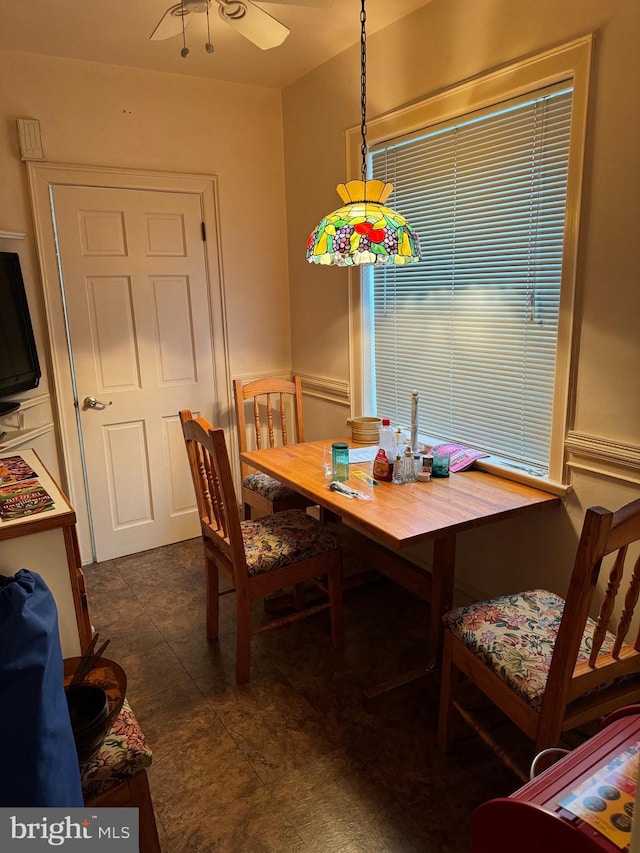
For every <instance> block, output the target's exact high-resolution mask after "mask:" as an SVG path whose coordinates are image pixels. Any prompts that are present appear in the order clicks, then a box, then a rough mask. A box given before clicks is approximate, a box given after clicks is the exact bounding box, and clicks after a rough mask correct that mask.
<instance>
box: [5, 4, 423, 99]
mask: <svg viewBox="0 0 640 853" xmlns="http://www.w3.org/2000/svg"><path fill="white" fill-rule="evenodd" d="M174 2H175V0H174ZM255 2H256V4H257V5H259V6H261V7H262V8H263V9H264V10H265V11H267V12H269V14H271V15H272V16H274V17H275V18H277V19H278V20H279V21H281V22H282V23H284V24H286V25H287V26H288V27H289V28H290V30H291V35H290V36H289V37H288V39H287V40H286V41H285V42H284V44H282V45H281V46H280V47H276V48H273V49H271V50H267V51H263V50H260V49H259V48H257V47H255V45H253V44H251V43H250V42H249V41H247V40H246V39H245V38H243V37H242V36H240V35H239V34H238V33H237V32H235V31H234V30H233V29H232V27H231V26H229V25H228V24H227V23H225V22H224V21H222V20H221V19H220V17H219V16H218V13H217V9H215V8H213V6H215V5H216V4H215V2H214V3H213V6H212V10H211V12H210V16H209V17H210V25H211V37H212V38H211V41H212V42H213V45H214V49H215V50H214V53H213V54H208V53H206V51H205V48H204V45H205V42H206V40H207V38H206V32H207V29H206V16H205V15H204V14H192V16H191V17H192V21H191V24H190V26H189V27H188V28H187V30H186V40H187V46H188V47H189V49H190V55H189V56H188V57H187V58H186V59H183V58H182V57H181V56H180V49H181V47H182V38H181V36H178V37H177V38H172V39H168V40H166V41H151V40H150V39H149V36H150V35H151V33H152V31H153V30H154V28H155V27H156V25H157V24H158V22H159V21H160V19H161V18H162V16H163V14H164V12H165V11H166V9H167V7H168V6H170V5H173V4H172V2H171V0H0V49H4V50H16V51H21V52H26V53H38V54H45V55H50V56H59V57H67V58H72V59H81V60H89V61H92V62H100V63H107V64H110V65H124V66H133V67H136V68H146V69H149V70H153V71H165V72H168V73H171V74H186V75H189V76H195V77H206V78H210V79H215V80H226V81H229V82H234V83H248V84H256V85H263V86H273V87H277V88H282V87H284V86H286V85H288V84H289V83H292V82H293V81H294V80H297V79H298V78H300V77H302V76H304V75H305V74H306V73H307V72H309V71H310V70H311V69H313V68H315V67H317V66H318V65H321V64H322V63H324V62H325V61H326V60H328V59H329V58H331V57H332V56H335V55H336V54H337V53H340V52H341V51H342V50H344V49H345V48H347V47H349V46H350V45H352V44H354V43H356V42H358V41H359V39H360V2H359V0H280V2H275V0H274V2H269V3H267V2H264V0H255ZM428 2H429V0H367V6H366V10H367V33H368V34H371V33H374V32H375V31H376V30H379V29H381V28H382V27H385V26H387V25H388V24H390V23H392V22H393V21H395V20H397V19H398V18H402V17H404V16H405V15H408V14H409V13H410V12H412V11H413V10H414V9H417V8H419V7H420V6H424V5H426V4H427V3H428ZM297 3H301V4H304V5H297Z"/></svg>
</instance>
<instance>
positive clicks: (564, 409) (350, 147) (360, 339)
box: [346, 34, 593, 492]
mask: <svg viewBox="0 0 640 853" xmlns="http://www.w3.org/2000/svg"><path fill="white" fill-rule="evenodd" d="M592 47H593V35H592V34H589V35H587V36H584V37H582V38H580V39H577V40H575V41H573V42H569V43H568V44H564V45H561V46H559V47H556V48H554V49H552V50H548V51H545V52H544V53H540V54H537V55H535V56H531V57H526V58H524V59H521V60H518V61H516V62H514V63H512V64H510V65H507V66H504V67H501V68H498V69H495V70H492V71H489V72H487V73H486V74H483V75H481V76H478V77H475V78H472V79H471V80H468V81H465V82H463V83H461V84H459V85H457V86H454V87H451V88H449V89H445V90H443V91H441V92H437V93H435V94H433V95H430V96H427V97H426V98H424V99H423V100H420V101H418V102H416V103H413V104H410V105H408V106H404V107H400V108H398V109H396V110H393V111H391V112H389V113H386V114H385V115H383V116H380V117H378V118H375V119H372V120H368V121H367V140H368V143H369V145H370V146H372V145H374V144H376V145H377V144H380V143H384V142H386V141H390V140H392V139H394V138H397V137H399V136H405V135H406V134H410V133H417V132H419V131H422V130H425V129H428V128H430V127H433V126H435V125H438V124H441V123H442V122H444V121H455V120H456V119H458V118H459V117H461V116H464V115H466V114H468V113H470V112H473V111H476V110H479V109H485V108H487V107H491V106H493V105H495V104H497V103H500V102H502V101H506V100H510V99H513V98H516V97H521V96H524V95H527V94H529V93H531V92H535V91H536V90H538V89H542V88H544V87H546V86H551V85H553V84H556V83H561V82H563V81H568V80H570V81H571V83H572V86H573V106H572V116H571V142H570V151H569V164H568V174H567V200H566V220H565V230H564V253H563V264H562V277H561V292H560V305H559V320H558V343H557V353H556V368H555V378H554V395H553V416H552V425H551V440H550V456H549V474H548V476H547V477H545V478H540V477H535V476H532V475H530V474H526V473H523V472H522V471H517V470H515V469H510V468H507V467H506V466H503V465H501V464H500V462H499V461H497V460H494V461H492V460H491V459H489V460H487V461H485V462H483V463H482V467H484V468H486V469H487V470H497V471H499V473H501V474H502V475H504V476H507V477H510V478H512V479H517V480H520V481H523V482H531V483H533V484H535V485H538V486H542V487H543V488H547V489H550V490H553V491H557V492H562V491H565V490H566V478H567V476H568V469H567V466H566V452H565V436H566V432H567V429H568V427H569V421H570V418H571V417H572V415H573V397H574V384H575V383H574V381H573V380H574V362H575V358H574V355H575V354H574V324H575V318H574V309H575V298H576V276H577V265H578V243H579V225H580V208H581V201H582V173H583V165H584V153H585V141H586V127H587V109H588V100H589V82H590V69H591V57H592ZM360 143H361V138H360V128H359V126H358V127H355V128H351V129H349V130H348V131H347V133H346V157H347V173H348V174H350V175H357V174H358V173H359V171H360V163H361V151H360ZM391 206H393V196H392V197H391ZM365 295H366V294H365V287H364V283H363V278H362V274H361V272H360V271H359V270H358V269H357V268H352V269H350V270H349V351H350V377H349V378H350V384H351V406H352V414H353V413H357V414H360V413H362V411H363V408H364V405H365V393H364V389H365V375H364V371H365V369H366V353H367V352H368V350H369V344H368V341H367V332H366V329H367V324H366V322H365V311H366V310H367V306H366V301H365ZM478 464H479V465H480V463H478Z"/></svg>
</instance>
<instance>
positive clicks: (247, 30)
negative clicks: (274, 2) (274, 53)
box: [218, 0, 291, 50]
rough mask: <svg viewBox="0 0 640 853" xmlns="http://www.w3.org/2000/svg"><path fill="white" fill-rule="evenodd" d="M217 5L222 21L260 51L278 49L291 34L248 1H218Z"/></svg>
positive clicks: (278, 22)
mask: <svg viewBox="0 0 640 853" xmlns="http://www.w3.org/2000/svg"><path fill="white" fill-rule="evenodd" d="M218 4H219V7H218V11H219V13H220V17H221V18H222V20H223V21H226V22H227V24H230V25H231V26H232V27H234V29H235V30H236V31H237V32H238V33H240V35H241V36H244V37H245V38H246V39H249V41H252V42H253V43H254V44H255V45H256V46H257V47H259V48H260V49H261V50H271V48H272V47H278V45H281V44H282V42H283V41H284V40H285V39H286V38H287V36H288V35H289V33H290V32H291V30H290V29H289V27H285V25H284V24H281V23H280V21H277V20H276V19H275V18H274V17H272V16H271V15H269V13H268V12H265V11H264V9H260V7H259V6H256V5H255V4H254V3H251V2H250V0H242V2H229V0H218Z"/></svg>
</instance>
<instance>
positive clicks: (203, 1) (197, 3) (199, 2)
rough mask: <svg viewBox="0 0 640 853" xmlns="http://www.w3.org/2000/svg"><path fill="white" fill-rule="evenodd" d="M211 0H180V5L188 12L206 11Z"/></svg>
mask: <svg viewBox="0 0 640 853" xmlns="http://www.w3.org/2000/svg"><path fill="white" fill-rule="evenodd" d="M210 2H211V0H182V5H183V6H184V8H185V9H186V10H187V11H188V12H206V11H207V8H208V6H209V3H210Z"/></svg>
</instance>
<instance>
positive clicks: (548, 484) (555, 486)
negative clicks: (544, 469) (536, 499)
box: [473, 457, 573, 497]
mask: <svg viewBox="0 0 640 853" xmlns="http://www.w3.org/2000/svg"><path fill="white" fill-rule="evenodd" d="M473 464H474V465H475V467H476V468H479V469H480V470H481V471H486V472H487V473H488V474H496V475H497V476H498V477H504V479H505V480H513V481H514V482H516V483H523V484H524V485H525V486H533V487H534V488H536V489H540V490H541V491H543V492H549V493H550V494H552V495H559V496H560V497H562V496H563V495H567V494H569V492H571V491H572V488H573V487H572V486H570V485H566V484H564V483H557V482H556V481H555V480H549V479H547V478H546V477H541V476H539V475H537V474H531V473H529V472H528V471H522V470H519V469H517V468H513V467H511V465H510V464H509V462H507V460H506V459H505V460H498V459H496V458H495V457H494V458H493V461H492V459H491V458H489V459H477V460H476V461H475V462H474V463H473Z"/></svg>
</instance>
